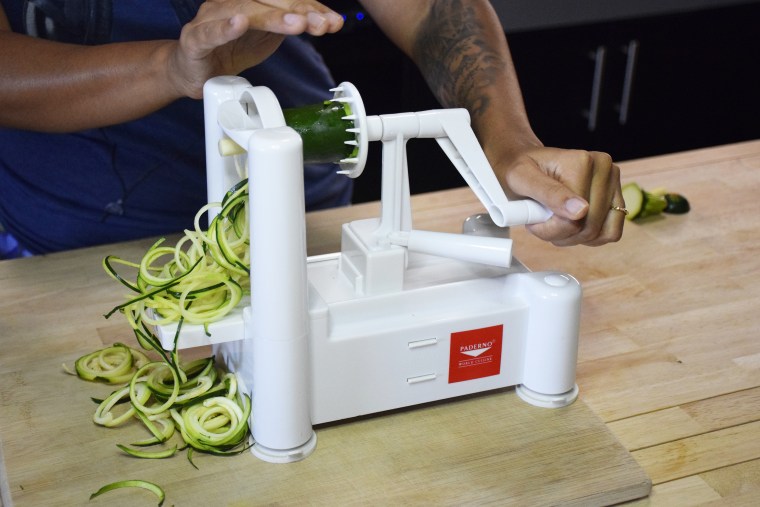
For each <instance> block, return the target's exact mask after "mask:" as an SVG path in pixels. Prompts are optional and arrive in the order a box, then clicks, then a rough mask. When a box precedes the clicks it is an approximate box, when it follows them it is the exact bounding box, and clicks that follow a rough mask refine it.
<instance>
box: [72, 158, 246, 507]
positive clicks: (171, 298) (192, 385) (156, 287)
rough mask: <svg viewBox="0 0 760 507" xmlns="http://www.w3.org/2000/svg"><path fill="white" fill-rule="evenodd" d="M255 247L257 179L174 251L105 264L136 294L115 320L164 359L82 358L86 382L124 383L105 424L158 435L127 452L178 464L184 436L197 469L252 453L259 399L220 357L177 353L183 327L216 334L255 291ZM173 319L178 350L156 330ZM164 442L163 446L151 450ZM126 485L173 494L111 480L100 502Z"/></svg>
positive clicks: (102, 411) (98, 416)
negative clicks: (209, 460) (254, 407)
mask: <svg viewBox="0 0 760 507" xmlns="http://www.w3.org/2000/svg"><path fill="white" fill-rule="evenodd" d="M236 163H237V159H236ZM238 169H239V170H240V168H238ZM217 208H218V209H220V211H219V213H218V214H217V215H216V216H215V217H214V218H213V219H212V220H211V222H210V223H209V227H208V230H207V231H205V232H204V231H203V230H202V229H201V219H202V217H203V215H204V214H206V213H208V212H209V211H210V210H212V209H217ZM249 245H250V237H249V225H248V181H247V180H246V179H243V180H242V181H241V182H240V183H238V184H237V185H236V186H235V187H233V188H232V189H231V190H230V191H229V192H228V193H227V194H226V195H225V197H224V199H223V200H222V202H221V203H211V204H208V205H206V206H204V207H203V208H201V209H200V210H199V211H198V213H197V214H196V216H195V220H194V228H193V229H192V230H185V234H184V236H183V237H182V238H181V239H180V240H179V241H178V242H177V243H176V245H175V246H174V247H170V246H166V245H164V239H161V240H158V241H156V242H155V243H154V244H153V246H151V247H150V248H149V249H148V251H147V252H146V253H145V255H143V258H142V259H141V260H140V262H132V261H128V260H125V259H122V258H120V257H117V256H113V255H109V256H107V257H106V258H104V259H103V268H104V269H105V271H106V272H107V273H108V274H109V276H111V277H112V278H114V279H115V280H117V281H118V282H120V283H121V284H122V285H124V286H125V287H127V288H128V289H129V291H130V294H129V296H127V298H126V301H125V302H124V303H122V304H120V305H118V306H116V307H115V308H113V309H112V310H111V311H110V312H108V313H107V314H106V315H105V317H106V318H108V317H110V316H111V315H113V314H114V313H116V312H120V313H122V314H123V315H124V316H125V318H126V320H127V323H128V324H129V326H130V327H131V328H132V330H133V332H134V334H135V338H136V339H137V342H138V343H139V345H140V346H141V347H142V348H144V349H146V350H153V351H154V352H155V353H157V354H158V355H159V356H160V360H158V361H153V360H151V359H150V358H149V357H148V356H147V355H146V354H144V353H143V352H140V351H139V350H137V349H134V348H132V347H128V346H127V345H124V344H121V343H116V344H114V345H111V346H109V347H106V348H103V349H101V350H98V351H95V352H92V353H90V354H86V355H84V356H82V357H80V358H79V359H77V360H76V362H75V368H74V369H75V372H76V374H77V376H79V378H81V379H84V380H88V381H93V382H103V383H108V384H122V385H123V386H122V387H120V388H119V389H117V390H116V391H114V392H113V393H111V394H110V395H109V396H108V397H107V398H106V399H104V400H102V401H100V400H96V401H97V402H98V407H97V409H96V410H95V413H94V415H93V418H92V419H93V422H95V424H97V425H100V426H104V427H108V428H114V427H118V426H122V425H125V424H127V423H128V422H129V421H134V420H135V419H137V420H138V421H139V422H141V423H142V424H143V426H144V427H145V428H146V429H147V430H148V432H149V433H150V437H149V438H146V439H143V440H140V441H137V442H133V443H131V444H130V446H126V445H123V444H117V447H118V448H119V449H121V451H123V452H124V453H126V454H127V455H130V456H133V457H136V458H148V459H164V458H170V457H172V456H174V454H175V453H176V452H177V450H178V449H180V445H178V444H174V445H172V444H170V440H176V439H177V438H180V439H181V447H182V448H183V449H184V448H186V449H187V459H188V460H189V461H190V463H191V464H192V465H193V466H194V467H195V464H194V463H193V461H192V452H193V450H197V451H199V452H203V453H206V454H214V455H221V456H231V455H235V454H240V453H242V452H244V451H245V450H247V449H249V448H250V445H251V443H250V442H249V437H250V431H249V427H248V421H249V419H250V415H251V399H250V397H249V396H248V395H246V394H244V393H241V392H240V391H238V388H237V378H236V377H235V375H234V374H231V373H227V372H223V371H221V370H220V369H219V368H218V367H217V365H216V364H215V361H214V357H209V358H203V359H198V360H195V361H191V362H189V363H186V364H182V363H180V360H179V357H178V354H177V339H178V337H179V334H180V330H181V328H182V325H183V324H185V323H187V324H200V325H203V326H206V330H207V332H208V325H209V324H210V323H212V322H215V321H217V320H219V319H222V318H223V317H224V316H225V315H227V314H228V313H229V312H230V311H231V310H232V309H233V308H235V306H237V304H238V303H239V302H240V300H241V299H242V297H243V296H244V295H245V294H249V293H250V280H249V275H250V248H249ZM117 266H118V267H119V268H120V269H121V268H125V269H129V270H132V271H133V272H134V273H135V278H134V280H129V279H127V278H126V277H125V276H123V275H122V273H120V272H119V271H118V270H117V269H116V267H117ZM169 323H177V331H176V334H175V337H174V348H173V350H164V348H163V347H162V345H161V341H160V340H159V338H158V337H157V336H156V335H155V333H154V331H153V329H154V327H155V326H159V325H164V324H169ZM64 366H65V365H64ZM177 430H179V431H177ZM176 434H179V435H180V436H179V437H175V435H176ZM154 445H160V446H161V448H160V449H158V450H155V451H153V450H146V448H147V447H149V446H154ZM135 448H137V449H135ZM196 468H197V467H196ZM122 487H139V488H145V489H148V490H150V491H153V492H154V493H155V494H156V495H157V496H159V498H160V500H161V501H162V502H163V498H164V493H163V490H161V488H160V487H158V486H157V485H155V484H153V483H151V482H148V481H143V480H129V481H120V482H115V483H111V484H108V485H106V486H103V488H101V489H100V490H99V491H97V492H95V493H93V495H92V497H93V498H94V497H95V496H99V495H100V494H102V493H105V492H107V491H111V490H113V489H117V488H122Z"/></svg>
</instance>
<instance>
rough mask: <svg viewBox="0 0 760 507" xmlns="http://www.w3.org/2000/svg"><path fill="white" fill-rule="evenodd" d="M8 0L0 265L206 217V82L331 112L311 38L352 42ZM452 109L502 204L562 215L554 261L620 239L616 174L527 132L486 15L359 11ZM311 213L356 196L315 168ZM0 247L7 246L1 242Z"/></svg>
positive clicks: (514, 84)
mask: <svg viewBox="0 0 760 507" xmlns="http://www.w3.org/2000/svg"><path fill="white" fill-rule="evenodd" d="M125 4H127V3H126V2H114V1H113V0H110V1H109V0H0V68H2V73H0V224H1V225H2V227H1V228H2V229H4V232H2V234H3V236H4V241H5V244H6V249H7V250H13V251H14V253H15V254H16V255H23V254H29V253H32V254H37V253H46V252H53V251H59V250H66V249H71V248H78V247H83V246H89V245H93V244H100V243H108V242H115V241H122V240H128V239H133V238H138V237H146V236H151V235H160V234H168V233H173V232H178V231H180V230H182V229H183V228H187V227H190V224H191V223H192V219H193V217H194V215H195V212H196V211H197V210H198V209H199V208H200V207H201V206H202V205H203V204H204V202H205V169H204V167H205V162H204V155H203V140H202V136H203V133H202V130H203V119H202V114H203V111H202V103H201V101H200V100H199V99H200V98H201V97H202V88H203V84H204V83H205V82H206V81H207V80H208V79H209V78H211V77H214V76H219V75H238V74H240V75H243V76H244V77H246V78H247V79H248V80H249V81H251V82H252V83H253V84H255V85H264V86H268V87H270V88H272V90H273V91H274V92H275V94H276V95H277V97H278V99H279V100H280V102H281V104H282V105H283V107H290V106H293V105H301V104H308V103H314V102H316V101H319V100H322V99H323V98H325V94H327V93H328V92H327V90H329V88H330V87H331V86H332V84H333V83H332V79H331V77H330V75H329V71H328V70H327V69H326V68H325V66H324V62H323V61H322V60H321V58H320V57H319V55H318V54H317V53H316V51H315V50H314V48H313V47H312V46H311V45H310V44H309V42H308V37H320V36H329V34H331V33H335V32H336V31H338V30H339V29H340V28H341V27H342V23H343V19H342V17H341V16H340V15H339V14H337V13H336V12H334V11H332V10H331V9H329V8H328V7H326V6H325V5H323V4H321V3H319V2H317V1H315V0H207V1H205V2H204V1H202V0H134V1H132V2H129V3H128V5H125ZM362 4H363V7H364V8H365V9H366V10H367V11H368V13H369V14H370V15H371V16H372V17H373V19H374V20H375V22H376V23H377V24H378V25H379V26H380V27H381V29H382V30H383V31H384V32H385V33H386V34H387V35H388V37H389V38H390V40H391V41H393V42H394V43H395V44H396V45H397V46H398V47H399V48H400V49H401V50H402V51H404V52H405V53H406V54H407V55H408V56H409V57H410V58H411V59H412V60H413V61H414V62H415V63H416V64H417V65H418V66H419V68H420V69H421V71H422V73H423V75H424V77H425V79H426V81H427V83H428V84H429V86H430V88H431V90H432V91H433V92H434V94H435V96H436V97H437V98H438V100H439V101H440V103H441V104H442V106H444V107H465V108H467V109H468V110H469V112H470V114H471V118H472V125H473V129H474V130H475V132H476V134H477V136H478V138H479V140H480V142H481V144H482V145H483V147H484V151H485V152H486V155H487V157H488V159H489V161H490V163H491V165H492V166H493V168H494V171H495V172H496V175H497V177H498V178H499V180H500V182H501V183H502V185H503V186H504V188H505V191H507V192H508V195H510V197H514V196H526V197H530V198H533V199H536V200H537V201H539V202H541V203H543V204H544V205H546V206H547V207H548V208H550V209H551V210H552V211H553V213H554V214H553V216H552V218H550V219H549V220H548V221H547V222H545V223H542V224H534V225H531V226H529V227H528V228H529V230H530V231H531V232H532V233H533V234H534V235H535V236H537V237H538V238H541V239H543V240H546V241H550V242H552V243H553V244H555V245H558V246H569V245H580V244H582V245H589V246H597V245H603V244H606V243H609V242H613V241H617V240H618V239H619V238H620V237H621V235H622V229H623V219H624V213H621V212H620V210H621V209H622V208H623V207H624V202H623V199H622V194H621V190H620V174H619V169H618V167H617V166H616V165H615V164H614V163H613V161H612V160H611V159H610V157H609V156H608V155H607V154H605V153H599V152H588V151H583V150H566V149H558V148H551V147H545V146H543V144H542V143H541V141H540V140H539V139H538V138H537V137H536V135H535V134H534V133H533V131H532V129H531V127H530V123H529V120H528V117H527V114H526V112H525V108H524V106H523V102H522V96H521V92H520V88H519V84H518V81H517V76H516V75H515V71H514V67H513V65H512V62H511V57H510V53H509V47H508V44H507V40H506V38H505V36H504V33H503V30H502V29H501V25H500V23H499V20H498V18H497V16H496V14H495V13H494V11H493V9H492V7H491V5H490V3H489V2H488V1H487V0H477V1H466V2H465V1H463V0H424V1H422V0H420V1H416V2H404V3H403V6H401V5H399V4H400V2H399V0H362ZM305 171H306V173H305V184H306V187H307V190H306V202H307V207H308V208H309V209H319V208H323V207H331V206H337V205H343V204H347V203H349V201H350V191H351V187H350V180H349V179H348V178H345V177H342V176H336V175H335V171H334V169H333V168H331V167H326V166H321V167H319V166H317V167H309V168H306V169H305ZM0 245H2V242H0Z"/></svg>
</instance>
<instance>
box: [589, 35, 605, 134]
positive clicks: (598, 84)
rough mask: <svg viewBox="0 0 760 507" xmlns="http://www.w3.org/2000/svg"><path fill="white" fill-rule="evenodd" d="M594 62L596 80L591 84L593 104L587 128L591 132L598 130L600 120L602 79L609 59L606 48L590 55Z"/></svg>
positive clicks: (601, 48)
mask: <svg viewBox="0 0 760 507" xmlns="http://www.w3.org/2000/svg"><path fill="white" fill-rule="evenodd" d="M589 57H590V58H591V59H593V60H594V80H593V82H592V83H591V102H590V103H589V107H588V112H587V117H588V123H587V127H588V130H589V132H593V131H594V130H596V122H597V119H598V118H599V101H600V99H601V95H602V78H603V77H604V62H605V60H606V57H607V48H606V46H599V47H597V48H596V51H594V52H593V53H591V54H590V55H589Z"/></svg>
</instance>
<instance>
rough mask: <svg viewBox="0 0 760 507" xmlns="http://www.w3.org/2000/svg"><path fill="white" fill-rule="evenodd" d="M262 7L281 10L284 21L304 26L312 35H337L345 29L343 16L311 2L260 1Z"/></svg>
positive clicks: (306, 0) (292, 0) (286, 0)
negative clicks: (336, 33)
mask: <svg viewBox="0 0 760 507" xmlns="http://www.w3.org/2000/svg"><path fill="white" fill-rule="evenodd" d="M257 3H260V4H262V5H267V6H269V7H271V8H274V9H277V10H281V11H282V12H283V13H284V14H283V21H285V22H286V23H289V24H292V25H294V26H301V25H303V31H305V32H307V33H309V34H310V35H324V34H326V33H335V32H337V31H338V30H340V29H341V28H342V27H343V16H341V15H340V14H338V13H337V12H335V11H333V10H332V9H330V8H328V7H327V6H325V5H323V4H321V3H319V2H314V1H309V0H259V2H257Z"/></svg>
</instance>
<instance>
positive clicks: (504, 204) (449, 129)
mask: <svg viewBox="0 0 760 507" xmlns="http://www.w3.org/2000/svg"><path fill="white" fill-rule="evenodd" d="M426 114H427V115H433V114H435V116H436V120H437V121H438V122H439V123H440V128H441V130H442V131H443V132H442V133H443V136H441V137H437V138H436V140H437V141H438V144H439V145H440V146H441V148H442V149H443V151H444V152H445V153H446V155H447V156H448V157H449V160H451V162H452V163H453V164H454V166H455V167H456V168H457V170H458V171H459V173H460V174H461V175H462V177H463V178H464V180H465V181H466V182H467V184H468V185H469V186H470V188H472V191H473V192H474V193H475V195H476V196H477V197H478V199H480V202H482V203H483V205H484V206H485V207H486V210H488V213H489V214H490V215H491V218H492V219H493V221H494V223H495V224H496V225H498V226H499V227H508V226H512V225H526V224H537V223H541V222H545V221H547V220H548V219H549V218H550V217H551V216H552V212H551V211H549V210H548V209H547V208H545V207H544V206H542V205H541V204H539V203H538V202H536V201H533V200H530V199H523V200H519V201H509V200H508V199H507V196H506V194H505V193H504V190H503V189H502V188H501V185H500V184H499V181H498V180H497V179H496V175H495V174H494V172H493V169H492V168H491V164H489V162H488V159H487V158H486V155H485V153H483V149H482V148H481V147H480V143H479V142H478V138H477V137H475V133H474V132H473V131H472V128H471V127H470V115H469V113H468V112H467V110H465V109H449V110H440V111H429V112H426V113H420V115H421V116H422V115H426Z"/></svg>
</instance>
